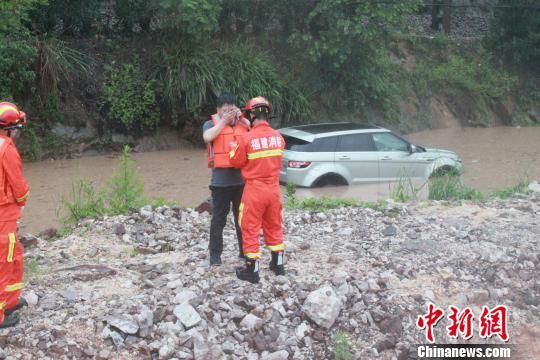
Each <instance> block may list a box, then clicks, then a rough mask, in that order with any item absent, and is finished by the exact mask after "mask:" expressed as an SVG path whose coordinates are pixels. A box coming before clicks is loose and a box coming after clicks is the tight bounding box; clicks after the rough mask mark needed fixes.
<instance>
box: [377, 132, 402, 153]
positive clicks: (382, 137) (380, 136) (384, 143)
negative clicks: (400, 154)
mask: <svg viewBox="0 0 540 360" xmlns="http://www.w3.org/2000/svg"><path fill="white" fill-rule="evenodd" d="M371 136H373V142H374V143H375V146H376V147H377V151H407V152H408V151H409V144H408V143H407V142H406V141H405V140H403V139H400V138H399V137H397V136H396V135H394V134H391V133H377V134H371Z"/></svg>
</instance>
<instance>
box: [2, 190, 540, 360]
mask: <svg viewBox="0 0 540 360" xmlns="http://www.w3.org/2000/svg"><path fill="white" fill-rule="evenodd" d="M539 215H540V193H533V195H531V196H528V197H525V196H524V197H520V198H514V199H512V200H505V201H503V200H496V201H490V202H487V203H481V204H473V203H467V202H463V203H461V202H458V203H448V202H430V203H420V204H415V205H400V204H392V206H391V209H390V210H386V211H384V212H381V211H376V210H372V209H367V208H361V207H345V208H339V209H335V210H331V211H327V212H307V211H300V210H295V211H285V212H284V229H285V236H286V247H287V252H286V254H287V260H288V261H287V264H286V266H287V271H288V272H287V275H286V276H279V277H276V276H274V275H273V273H272V272H270V271H268V269H267V264H266V262H267V261H269V254H268V253H266V254H265V255H264V256H265V257H264V258H263V263H262V264H261V283H260V284H258V285H251V284H249V283H243V282H240V281H238V280H237V279H236V278H235V276H234V266H235V265H237V264H238V263H239V260H238V259H237V258H236V257H235V256H236V254H237V249H236V245H235V244H236V241H235V235H234V227H233V226H232V224H228V225H227V227H226V230H225V234H224V235H225V236H224V237H225V244H226V246H225V251H224V254H223V260H224V264H223V265H222V266H219V267H209V266H208V255H207V241H208V230H209V223H210V216H209V215H208V213H206V212H203V213H198V212H196V211H195V210H191V209H183V208H168V207H161V208H157V209H152V208H150V207H144V208H142V209H139V210H137V211H133V212H132V213H131V214H128V215H125V216H117V217H106V218H104V219H100V220H86V221H84V222H82V223H81V224H80V226H79V227H78V228H77V229H76V231H75V233H74V234H72V235H70V236H67V237H64V238H61V239H58V240H55V241H48V240H44V239H38V241H37V242H34V245H35V246H33V247H29V248H27V250H26V262H27V271H29V272H28V279H27V284H26V288H25V293H24V296H25V297H26V298H27V299H28V301H29V303H30V307H29V308H27V309H25V310H23V311H22V314H21V315H22V321H21V323H20V325H18V326H17V327H16V328H13V329H6V330H2V331H0V359H1V358H9V359H35V358H39V359H47V358H50V359H59V358H76V359H83V358H94V359H264V360H280V359H283V360H285V359H330V358H333V356H334V347H335V338H336V332H337V331H338V330H340V331H345V332H347V333H348V334H349V339H350V348H349V351H350V353H351V358H354V359H359V358H361V359H409V358H411V357H412V354H414V353H415V351H416V347H415V344H418V343H424V342H425V338H424V334H423V332H422V331H421V330H419V329H417V328H416V325H415V323H416V319H417V317H418V316H419V315H421V314H424V313H425V312H426V306H427V303H428V302H433V303H435V304H437V306H440V307H443V308H448V306H449V305H455V306H458V307H465V306H470V307H471V308H472V309H473V311H474V312H475V314H479V313H480V311H481V308H482V306H484V305H488V306H495V305H498V304H504V305H507V306H508V307H509V309H510V310H509V311H510V319H509V332H510V335H511V339H512V340H513V341H512V342H514V341H516V342H519V339H520V337H521V336H525V335H526V334H529V335H530V334H531V331H532V332H533V334H535V335H534V336H533V337H536V340H538V334H540V332H534V331H537V330H535V327H537V328H540V315H539V311H538V309H539V301H540V277H539V276H538V275H539V272H540V241H539V240H538V239H539V238H540V217H539ZM441 323H442V322H441ZM435 334H436V338H437V341H438V342H439V343H446V342H451V341H454V340H451V339H449V338H448V337H447V336H446V334H445V326H443V325H441V326H439V327H437V328H436V332H435ZM483 341H484V340H482V339H480V338H479V337H478V334H475V336H474V338H473V339H472V342H474V343H479V342H483Z"/></svg>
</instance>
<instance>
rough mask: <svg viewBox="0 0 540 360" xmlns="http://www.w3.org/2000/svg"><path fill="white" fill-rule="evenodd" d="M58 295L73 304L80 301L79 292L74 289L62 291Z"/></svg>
mask: <svg viewBox="0 0 540 360" xmlns="http://www.w3.org/2000/svg"><path fill="white" fill-rule="evenodd" d="M58 293H59V294H60V295H61V296H62V297H63V298H64V299H66V300H67V301H68V302H70V303H73V302H75V301H77V299H78V296H77V291H75V290H74V289H72V288H68V289H63V290H60V291H58Z"/></svg>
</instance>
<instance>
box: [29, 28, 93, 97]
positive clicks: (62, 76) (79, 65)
mask: <svg viewBox="0 0 540 360" xmlns="http://www.w3.org/2000/svg"><path fill="white" fill-rule="evenodd" d="M37 49H38V59H37V69H38V79H39V85H40V88H41V90H42V92H44V93H45V94H46V100H50V99H52V98H56V99H55V100H58V90H59V89H58V84H59V83H60V82H61V81H66V82H67V81H70V80H71V81H73V80H75V79H77V78H82V77H87V76H89V74H90V72H91V67H92V65H93V63H94V59H93V58H92V57H91V56H89V55H86V54H84V53H82V52H80V51H78V50H76V49H73V48H71V47H69V46H67V44H66V43H65V42H64V41H61V40H58V39H56V38H52V37H51V38H44V39H40V40H39V41H38V42H37ZM53 100H54V99H53Z"/></svg>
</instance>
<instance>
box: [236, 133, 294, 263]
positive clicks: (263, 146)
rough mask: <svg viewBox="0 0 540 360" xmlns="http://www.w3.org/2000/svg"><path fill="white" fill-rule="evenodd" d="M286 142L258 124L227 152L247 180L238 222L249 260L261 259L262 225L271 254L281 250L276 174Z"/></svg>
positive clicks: (281, 237) (281, 236)
mask: <svg viewBox="0 0 540 360" xmlns="http://www.w3.org/2000/svg"><path fill="white" fill-rule="evenodd" d="M284 148H285V140H284V139H283V137H282V136H281V134H280V133H279V132H277V131H276V130H274V129H272V128H271V127H270V125H268V124H267V123H260V124H257V125H256V126H255V127H253V129H252V130H251V131H250V132H249V133H248V134H246V135H244V136H242V137H241V138H240V140H239V142H238V146H237V147H236V148H235V149H234V150H232V151H231V152H230V158H231V164H232V165H233V166H234V167H237V168H241V170H242V176H243V177H244V180H245V181H246V185H245V188H244V193H243V195H242V202H241V203H240V216H239V222H240V227H241V228H242V239H243V252H244V255H245V256H246V258H248V259H260V258H261V252H260V249H259V235H260V231H261V226H262V229H263V234H264V241H265V244H266V246H267V247H268V248H269V249H270V251H283V250H284V245H283V228H282V221H281V196H280V193H279V171H280V169H281V157H282V154H283V149H284Z"/></svg>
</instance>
